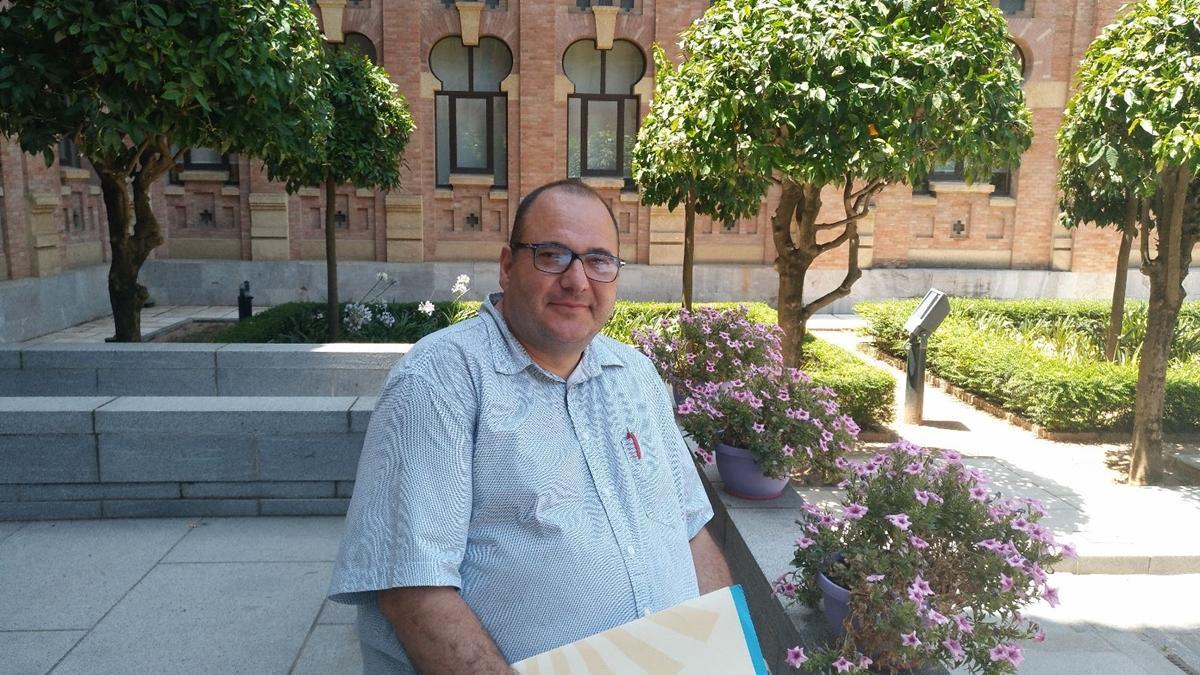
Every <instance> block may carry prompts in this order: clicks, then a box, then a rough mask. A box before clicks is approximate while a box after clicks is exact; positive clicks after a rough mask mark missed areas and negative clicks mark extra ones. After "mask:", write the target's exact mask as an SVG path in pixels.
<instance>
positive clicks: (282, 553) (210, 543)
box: [165, 517, 345, 563]
mask: <svg viewBox="0 0 1200 675" xmlns="http://www.w3.org/2000/svg"><path fill="white" fill-rule="evenodd" d="M344 522H345V519H344V518H341V517H309V518H213V519H205V520H204V522H203V523H202V524H201V525H200V526H199V527H196V528H194V529H193V530H192V531H191V532H189V533H188V536H187V537H186V538H184V540H183V541H181V542H179V545H178V546H176V547H175V548H174V549H172V550H171V553H170V555H168V556H167V557H166V559H165V562H171V563H176V562H179V563H183V562H272V561H274V562H285V561H309V562H313V561H318V562H332V561H334V560H336V559H337V551H338V545H339V544H340V543H341V540H342V529H343V524H344Z"/></svg>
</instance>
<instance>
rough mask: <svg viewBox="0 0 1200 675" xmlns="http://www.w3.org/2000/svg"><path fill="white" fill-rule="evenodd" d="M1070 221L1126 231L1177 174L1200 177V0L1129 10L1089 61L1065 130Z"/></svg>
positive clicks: (1062, 158)
mask: <svg viewBox="0 0 1200 675" xmlns="http://www.w3.org/2000/svg"><path fill="white" fill-rule="evenodd" d="M1058 144H1059V150H1058V159H1059V162H1060V163H1061V165H1062V168H1061V169H1060V172H1059V188H1060V189H1061V190H1062V198H1061V209H1062V223H1063V224H1064V225H1067V226H1068V227H1070V226H1074V225H1076V224H1078V223H1081V222H1089V221H1091V222H1095V223H1096V224H1098V225H1101V226H1106V225H1119V224H1120V223H1121V214H1122V212H1123V211H1122V209H1123V208H1124V203H1125V198H1124V196H1125V195H1135V196H1138V197H1150V196H1153V195H1154V194H1155V192H1156V191H1157V189H1158V174H1159V173H1160V172H1161V171H1163V170H1164V169H1165V168H1167V167H1169V166H1187V167H1190V169H1191V172H1192V174H1193V175H1196V174H1197V173H1200V0H1143V1H1142V2H1138V3H1137V4H1134V5H1131V6H1129V8H1128V9H1127V10H1126V11H1125V13H1124V14H1123V15H1121V16H1120V17H1119V18H1118V19H1117V21H1116V22H1114V23H1113V24H1112V25H1110V26H1108V28H1106V29H1105V30H1104V32H1103V33H1102V34H1101V35H1100V37H1098V38H1097V39H1096V41H1095V42H1093V43H1092V44H1091V46H1090V47H1089V48H1088V50H1087V52H1086V53H1085V54H1084V58H1083V62H1082V63H1081V64H1080V66H1079V71H1078V73H1077V74H1076V76H1075V94H1074V95H1073V96H1072V97H1071V100H1070V101H1068V103H1067V109H1066V113H1065V120H1064V122H1063V126H1062V128H1061V129H1059V132H1058Z"/></svg>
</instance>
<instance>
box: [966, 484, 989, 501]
mask: <svg viewBox="0 0 1200 675" xmlns="http://www.w3.org/2000/svg"><path fill="white" fill-rule="evenodd" d="M970 494H971V499H974V500H975V501H977V502H982V501H986V500H987V497H988V491H987V488H985V487H983V486H982V485H976V486H975V487H973V488H971V490H970Z"/></svg>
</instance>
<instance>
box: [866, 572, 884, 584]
mask: <svg viewBox="0 0 1200 675" xmlns="http://www.w3.org/2000/svg"><path fill="white" fill-rule="evenodd" d="M866 580H867V583H872V584H873V583H875V582H876V581H883V575H882V574H868V575H867V576H866Z"/></svg>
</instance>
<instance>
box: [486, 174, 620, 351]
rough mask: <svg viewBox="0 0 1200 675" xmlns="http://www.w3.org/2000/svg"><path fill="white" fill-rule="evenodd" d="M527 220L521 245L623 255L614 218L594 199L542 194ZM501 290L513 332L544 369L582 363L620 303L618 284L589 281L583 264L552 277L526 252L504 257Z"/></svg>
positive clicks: (556, 192)
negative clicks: (565, 362) (545, 360)
mask: <svg viewBox="0 0 1200 675" xmlns="http://www.w3.org/2000/svg"><path fill="white" fill-rule="evenodd" d="M526 215H527V218H526V220H525V223H524V228H523V232H522V235H521V240H522V241H521V243H525V244H541V243H556V244H560V245H562V246H565V247H566V248H569V249H571V250H572V251H574V252H575V253H578V254H583V253H607V254H609V255H614V256H615V255H617V233H616V232H615V231H614V228H613V224H612V218H611V217H609V215H608V210H607V209H606V208H604V204H602V203H601V202H600V201H599V200H597V199H595V198H593V197H588V196H585V195H576V194H572V193H569V192H567V191H565V190H553V189H552V190H549V191H547V192H544V193H542V194H541V195H540V196H539V197H538V198H537V200H535V201H534V203H533V205H532V206H530V208H529V211H528V212H527V214H526ZM500 288H502V289H504V300H503V303H502V305H501V311H502V313H503V315H504V318H505V320H506V321H507V322H508V326H509V329H510V330H512V332H513V335H515V336H516V338H517V339H518V340H520V341H521V344H522V345H524V347H525V349H526V350H527V351H528V352H529V353H530V356H532V357H533V358H534V360H535V361H539V363H540V362H541V359H540V358H539V357H545V358H548V359H550V360H564V359H570V358H575V359H577V358H578V357H579V354H580V353H582V351H583V349H584V348H585V347H587V345H588V343H589V342H591V339H592V338H593V337H595V335H596V333H598V332H600V328H601V327H602V326H603V325H604V323H605V322H606V321H608V318H609V316H611V315H612V311H613V305H615V304H616V299H617V282H616V281H612V282H609V283H603V282H599V281H592V280H591V279H588V278H587V276H586V275H585V274H584V273H583V261H581V260H573V261H571V266H570V267H568V268H567V270H566V271H565V272H563V273H562V274H548V273H546V272H542V271H540V270H538V269H537V268H536V267H534V266H533V251H532V250H530V249H526V248H520V249H516V250H512V249H509V248H508V247H505V248H504V250H503V251H502V252H501V253H500ZM540 365H543V367H545V365H546V364H544V363H540ZM572 366H573V364H572Z"/></svg>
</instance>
